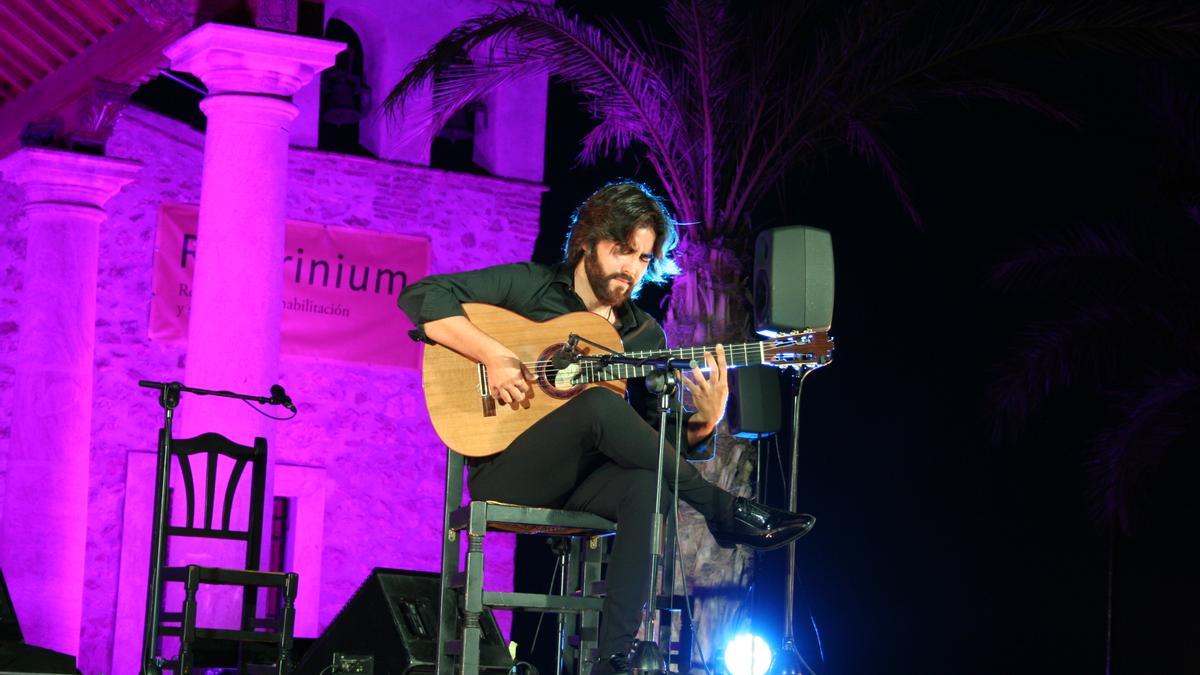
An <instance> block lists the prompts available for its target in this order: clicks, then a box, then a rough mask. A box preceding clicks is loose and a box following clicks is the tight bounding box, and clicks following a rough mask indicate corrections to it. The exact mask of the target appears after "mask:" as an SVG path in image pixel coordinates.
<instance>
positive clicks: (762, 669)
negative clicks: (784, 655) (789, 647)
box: [725, 633, 772, 675]
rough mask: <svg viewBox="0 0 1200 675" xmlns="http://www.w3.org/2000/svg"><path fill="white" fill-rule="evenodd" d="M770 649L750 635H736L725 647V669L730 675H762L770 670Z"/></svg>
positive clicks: (759, 639)
mask: <svg viewBox="0 0 1200 675" xmlns="http://www.w3.org/2000/svg"><path fill="white" fill-rule="evenodd" d="M771 658H772V654H771V647H770V646H768V645H767V641H766V640H764V639H762V638H761V637H759V636H757V635H754V634H752V633H738V634H737V635H735V636H733V639H732V640H730V641H729V643H728V644H726V645H725V669H726V670H728V671H729V673H730V675H764V673H766V672H767V671H768V670H770V669H771Z"/></svg>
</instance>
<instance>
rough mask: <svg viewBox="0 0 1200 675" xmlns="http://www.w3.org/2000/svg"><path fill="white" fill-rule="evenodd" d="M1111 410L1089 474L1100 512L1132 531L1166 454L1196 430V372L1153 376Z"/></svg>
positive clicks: (1199, 394)
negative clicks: (1109, 424) (1110, 422)
mask: <svg viewBox="0 0 1200 675" xmlns="http://www.w3.org/2000/svg"><path fill="white" fill-rule="evenodd" d="M1116 408H1117V410H1116V414H1114V415H1113V419H1114V420H1117V422H1116V423H1115V424H1114V425H1113V426H1112V427H1110V428H1108V429H1107V430H1105V431H1104V432H1103V433H1102V434H1101V435H1100V436H1099V438H1097V440H1096V443H1095V448H1096V451H1097V453H1098V456H1097V458H1096V460H1095V461H1094V463H1093V466H1092V472H1093V474H1094V477H1095V478H1096V484H1097V485H1099V486H1100V487H1099V492H1100V497H1101V499H1100V500H1099V501H1100V504H1102V507H1103V510H1104V515H1109V516H1115V517H1116V519H1117V522H1118V523H1120V525H1121V529H1122V530H1123V531H1124V532H1125V533H1126V534H1131V533H1132V532H1133V530H1134V529H1136V524H1135V518H1136V516H1135V514H1136V513H1138V512H1140V511H1142V510H1143V508H1144V507H1145V506H1146V504H1147V502H1149V501H1151V495H1150V493H1151V491H1152V490H1153V486H1154V484H1155V483H1156V482H1157V481H1155V478H1156V477H1158V475H1159V474H1160V473H1161V472H1162V471H1163V469H1164V468H1165V467H1164V465H1165V463H1166V457H1167V455H1168V454H1169V453H1170V452H1171V451H1172V450H1173V449H1174V446H1175V444H1176V443H1177V442H1178V441H1179V440H1180V439H1182V438H1184V437H1185V436H1188V435H1190V434H1193V433H1195V432H1196V431H1197V430H1198V429H1200V415H1197V410H1198V408H1200V373H1197V372H1188V371H1177V372H1171V373H1158V374H1155V375H1153V376H1151V377H1149V378H1147V379H1145V380H1144V381H1143V382H1141V383H1140V384H1139V386H1137V387H1136V388H1135V389H1133V391H1132V392H1129V393H1124V394H1121V395H1120V396H1119V397H1118V403H1117V405H1116Z"/></svg>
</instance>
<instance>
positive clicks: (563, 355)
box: [550, 333, 579, 370]
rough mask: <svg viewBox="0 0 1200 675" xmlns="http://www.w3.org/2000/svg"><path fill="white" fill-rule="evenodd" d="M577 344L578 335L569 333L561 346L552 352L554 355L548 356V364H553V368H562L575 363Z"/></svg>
mask: <svg viewBox="0 0 1200 675" xmlns="http://www.w3.org/2000/svg"><path fill="white" fill-rule="evenodd" d="M578 344H579V336H578V335H576V334H574V333H571V335H570V336H569V337H568V338H567V341H566V342H565V343H564V344H563V346H561V347H559V348H558V351H556V352H554V356H552V357H550V365H552V366H554V369H555V370H564V369H566V367H567V366H569V365H571V364H572V363H575V357H576V356H577V355H578V354H579V352H578V351H577V350H576V348H575V346H576V345H578Z"/></svg>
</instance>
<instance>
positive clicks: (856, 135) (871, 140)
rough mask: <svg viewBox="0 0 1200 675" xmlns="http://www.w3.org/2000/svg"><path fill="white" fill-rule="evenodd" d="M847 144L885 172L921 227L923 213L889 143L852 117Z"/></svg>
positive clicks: (905, 208) (847, 125)
mask: <svg viewBox="0 0 1200 675" xmlns="http://www.w3.org/2000/svg"><path fill="white" fill-rule="evenodd" d="M846 144H847V145H848V146H849V147H850V150H851V151H853V152H854V153H855V154H857V155H858V156H859V157H862V158H863V159H865V160H866V161H867V163H868V164H870V165H872V166H874V167H875V168H877V169H879V171H880V172H881V173H883V175H884V177H886V178H887V180H888V182H889V183H890V184H891V186H892V193H893V194H895V195H896V199H898V200H899V201H900V205H901V206H903V207H904V210H905V211H906V212H907V213H908V217H909V218H911V219H912V221H913V223H914V224H915V225H917V226H918V227H920V226H921V214H919V213H918V212H917V208H916V206H915V205H914V204H913V201H912V198H911V197H910V196H909V194H908V188H907V187H906V186H905V184H904V183H905V181H904V177H903V176H902V175H901V172H900V169H899V167H898V166H897V159H896V156H895V153H893V152H892V150H891V148H889V147H888V145H887V143H885V142H884V141H883V139H882V138H881V137H880V136H879V135H878V134H877V133H876V132H875V131H874V130H872V129H871V127H870V126H868V125H867V124H866V122H864V121H863V120H860V119H856V118H850V119H849V120H847V123H846Z"/></svg>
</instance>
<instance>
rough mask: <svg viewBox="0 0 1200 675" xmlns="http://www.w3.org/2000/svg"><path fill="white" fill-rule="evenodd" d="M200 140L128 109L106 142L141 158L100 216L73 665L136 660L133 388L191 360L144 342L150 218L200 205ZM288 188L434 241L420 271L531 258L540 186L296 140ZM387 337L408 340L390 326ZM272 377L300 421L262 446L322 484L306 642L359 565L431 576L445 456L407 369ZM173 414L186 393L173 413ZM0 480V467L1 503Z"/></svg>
mask: <svg viewBox="0 0 1200 675" xmlns="http://www.w3.org/2000/svg"><path fill="white" fill-rule="evenodd" d="M203 143H204V137H203V135H202V134H201V133H199V132H197V131H195V130H193V129H191V128H189V127H187V126H186V125H183V124H180V123H178V122H175V121H173V120H169V119H165V118H163V117H161V116H158V115H156V114H154V113H150V112H147V111H144V110H140V109H136V108H131V109H128V110H126V112H125V113H124V114H123V117H122V119H121V120H120V122H119V123H118V124H117V127H116V130H115V132H114V134H113V137H112V140H111V141H110V143H109V155H110V156H113V157H122V158H130V159H136V160H139V161H141V162H143V164H144V168H143V169H142V172H141V174H140V176H139V178H138V179H137V181H136V182H135V183H133V184H131V185H130V186H128V187H127V188H125V189H124V190H123V191H122V192H121V193H120V194H119V195H117V196H116V197H114V198H113V199H112V200H111V201H110V202H109V209H108V210H109V213H110V214H111V215H110V218H109V219H108V221H107V222H105V223H104V224H103V225H102V226H101V239H100V270H99V282H98V298H97V304H98V306H97V317H98V318H97V322H96V370H95V373H96V382H95V401H94V410H93V432H92V447H91V478H90V485H89V489H90V496H89V511H88V513H87V514H86V518H87V519H88V541H87V562H86V570H85V572H86V577H87V582H86V587H85V589H84V616H83V626H82V628H81V630H82V646H81V654H80V658H79V663H80V667H81V669H82V670H83V672H85V673H105V672H114V673H124V672H134V670H136V660H137V658H138V651H139V649H140V642H141V627H142V621H141V612H142V608H143V605H142V603H144V598H145V586H144V579H145V569H144V565H139V564H138V562H137V561H139V560H145V559H147V557H146V556H147V555H148V551H146V550H144V544H143V540H145V539H148V531H149V527H150V514H149V513H145V512H144V509H142V508H141V507H140V506H139V504H140V502H139V504H135V500H134V498H133V497H132V495H134V494H135V493H136V494H138V495H144V494H145V493H146V486H145V485H144V484H142V481H143V480H144V476H143V477H139V476H142V474H139V473H138V472H137V471H135V470H134V467H136V466H143V465H144V461H143V459H138V458H139V457H144V455H145V454H147V453H152V452H153V450H154V443H155V433H156V432H155V430H156V429H157V428H158V427H159V426H160V425H161V416H162V411H161V409H160V408H159V407H158V405H157V401H156V398H155V394H154V392H152V391H151V390H147V389H141V388H138V387H137V385H136V383H137V381H138V380H139V379H151V380H173V379H182V377H183V372H184V359H185V357H186V351H185V345H182V344H175V343H170V344H165V343H159V342H153V341H150V340H149V339H148V338H147V327H148V319H149V306H150V298H151V282H150V280H151V261H152V257H153V252H154V246H155V241H154V239H155V228H156V223H157V214H158V209H159V206H160V205H161V204H162V203H164V202H178V203H189V204H198V203H199V194H200V169H201V161H202V157H203ZM289 180H290V184H289V194H288V204H287V215H288V217H289V218H293V219H298V220H306V221H310V222H316V223H323V224H327V225H335V226H343V227H352V228H364V229H370V230H373V231H379V232H393V233H405V234H420V235H423V236H426V237H429V238H430V240H431V244H432V251H433V262H432V271H433V272H448V271H454V270H462V269H469V268H473V267H479V266H482V265H486V264H492V263H498V262H508V261H518V260H528V259H529V258H530V255H531V253H532V251H533V244H534V238H535V237H536V234H537V229H538V213H539V203H540V195H541V193H542V191H543V190H544V188H543V187H542V186H540V185H537V184H532V183H527V182H522V181H516V180H509V179H499V178H491V177H483V176H473V175H466V174H457V173H452V172H447V171H441V170H437V169H430V168H428V167H421V166H414V165H407V164H402V163H398V162H388V161H380V160H374V159H369V158H361V157H350V156H344V155H337V154H332V153H327V152H321V151H316V150H301V149H293V151H292V153H291V160H290V177H289ZM19 199H20V195H19V191H18V189H17V188H15V187H14V186H13V185H12V184H11V183H7V182H3V181H0V280H2V284H0V471H2V470H3V467H4V465H5V457H6V456H7V451H8V437H9V430H10V428H11V420H10V419H9V412H8V411H9V410H11V402H12V398H11V397H12V383H13V372H14V365H15V364H14V363H13V357H14V352H15V349H16V343H17V340H16V338H17V334H18V331H19V330H20V324H21V319H20V309H19V303H20V290H21V275H22V266H23V250H24V231H23V227H22V226H21V222H20V218H19V214H18V213H17V208H18V204H19ZM397 312H399V310H397ZM398 316H399V314H398ZM231 320H236V317H231ZM393 339H395V340H397V341H401V340H407V339H408V337H407V336H406V335H405V334H404V333H403V331H402V330H401V329H400V327H399V325H398V326H397V330H396V333H395V335H394V336H393ZM280 372H281V382H282V383H283V384H284V386H285V387H286V388H287V391H288V392H289V394H291V396H292V398H293V399H294V400H295V401H296V403H297V405H298V407H299V409H300V414H299V415H298V416H297V417H296V419H294V420H293V421H290V422H281V423H280V424H279V428H278V431H277V435H276V440H275V446H274V447H273V448H272V452H274V453H276V457H277V461H278V462H279V464H280V465H281V466H284V467H290V468H293V469H294V468H295V467H302V468H304V467H307V468H308V469H306V470H304V471H299V472H298V473H297V474H296V475H303V476H308V477H310V478H313V477H315V478H314V480H315V481H316V487H315V488H314V487H313V485H311V484H310V485H308V487H307V488H305V489H309V490H312V489H315V490H316V491H317V492H319V493H320V497H321V500H322V503H323V505H324V506H323V509H321V510H320V513H319V517H318V518H315V519H307V520H305V521H304V522H303V524H302V525H300V526H299V527H300V529H301V530H302V531H296V532H293V533H292V534H293V537H292V538H291V539H292V542H293V546H295V547H305V546H308V548H309V549H312V550H315V551H316V552H315V554H314V555H315V556H316V557H317V558H318V559H319V568H318V569H319V574H318V575H317V576H318V579H319V581H317V582H316V583H314V580H313V579H312V578H311V576H310V577H309V578H307V579H306V578H305V577H304V576H302V578H301V595H302V601H301V602H300V603H299V609H300V612H301V614H300V615H298V617H297V628H298V634H299V635H316V634H317V633H318V632H319V631H320V629H321V628H323V627H324V626H325V624H327V623H328V622H329V621H330V620H331V619H332V618H333V617H334V615H335V614H336V613H337V611H338V610H339V609H340V608H341V606H342V605H343V603H344V602H345V600H346V598H347V597H348V596H349V595H350V594H351V593H352V592H353V591H354V590H355V589H356V588H357V586H358V585H359V584H360V583H361V582H362V580H363V579H364V578H365V577H366V575H367V573H368V572H369V571H370V569H371V568H372V567H375V566H386V567H396V568H403V569H415V570H436V569H437V567H438V555H439V550H440V549H439V547H440V533H439V530H440V526H441V515H440V510H441V501H442V491H443V484H442V481H443V475H444V461H445V458H444V452H445V450H444V447H443V446H442V445H440V443H439V442H438V440H437V438H436V437H435V436H434V435H433V433H432V431H431V428H430V426H429V422H428V417H427V414H426V411H425V407H424V402H423V399H422V394H421V384H420V374H419V372H418V371H417V370H406V369H388V368H380V367H372V366H367V365H363V364H348V363H337V362H326V361H319V360H315V359H309V358H300V357H294V356H287V355H284V356H283V357H282V360H281V364H280ZM186 407H187V399H186V398H185V399H184V401H183V403H182V404H181V406H180V414H181V415H186ZM135 459H138V461H137V462H135V461H134V460H135ZM310 469H311V470H310ZM131 472H132V473H131ZM130 475H132V476H133V478H127V476H130ZM131 480H132V481H133V482H134V484H129V483H128V482H129V481H131ZM150 480H152V476H151V477H150ZM292 482H293V483H295V482H296V481H292ZM285 483H286V482H285ZM309 483H312V480H310V481H309ZM134 488H136V489H134ZM2 490H3V480H2V474H0V504H2V503H3V499H2V498H3V492H2ZM127 498H128V501H127ZM143 498H144V497H143V496H139V497H138V498H137V499H138V500H140V499H143ZM80 517H81V518H82V517H85V515H84V514H80ZM140 528H145V530H146V531H145V532H142V531H141V530H140ZM127 529H128V530H136V531H132V532H127V531H126V530H127ZM313 542H319V546H317V547H316V548H315V549H314V548H313V546H312V543H313ZM491 562H495V563H498V564H497V565H496V566H495V567H490V568H489V571H488V574H489V576H491V577H493V578H494V579H495V580H496V582H497V583H498V584H500V585H502V584H503V583H504V581H505V580H509V579H511V551H509V552H508V553H506V554H505V555H502V556H492V558H491ZM139 567H142V569H140V570H139ZM139 579H140V580H143V581H140V582H139V581H138V580H139ZM306 581H307V582H308V583H307V585H306ZM306 607H307V608H311V609H308V610H306V609H305V608H306ZM17 609H18V611H31V610H29V609H28V608H17ZM314 614H315V616H314ZM130 666H132V667H133V669H134V670H129V668H130Z"/></svg>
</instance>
